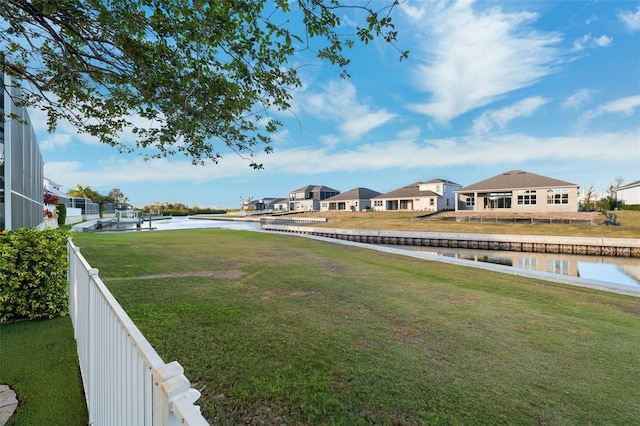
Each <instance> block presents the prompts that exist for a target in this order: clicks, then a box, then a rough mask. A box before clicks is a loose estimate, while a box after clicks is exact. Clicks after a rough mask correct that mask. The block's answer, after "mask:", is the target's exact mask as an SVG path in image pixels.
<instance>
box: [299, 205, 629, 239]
mask: <svg viewBox="0 0 640 426" xmlns="http://www.w3.org/2000/svg"><path fill="white" fill-rule="evenodd" d="M614 213H615V215H616V217H617V219H618V222H619V223H620V226H603V225H568V224H566V223H565V224H560V223H552V224H541V223H538V224H527V223H480V222H444V221H439V220H428V219H422V220H416V219H415V218H416V217H417V216H419V215H420V214H421V213H420V212H355V213H354V212H348V213H347V212H331V213H328V212H312V213H303V214H300V215H296V216H295V217H298V216H312V217H326V218H328V219H329V222H327V223H320V224H315V225H314V226H320V227H328V228H347V229H376V230H377V229H383V230H399V231H421V232H461V233H472V234H516V235H560V236H575V237H607V238H640V211H616V212H614ZM572 215H574V216H575V215H576V213H573V214H572ZM585 215H588V216H590V215H591V213H585Z"/></svg>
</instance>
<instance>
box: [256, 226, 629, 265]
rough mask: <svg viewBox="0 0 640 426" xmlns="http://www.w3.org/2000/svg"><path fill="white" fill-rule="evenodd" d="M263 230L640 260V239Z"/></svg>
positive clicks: (297, 228) (293, 228) (372, 241)
mask: <svg viewBox="0 0 640 426" xmlns="http://www.w3.org/2000/svg"><path fill="white" fill-rule="evenodd" d="M262 228H263V229H265V230H268V231H278V232H294V233H299V234H307V235H317V236H321V237H328V238H335V239H339V240H347V241H354V242H360V243H368V244H390V245H407V246H426V247H453V248H469V249H481V250H504V251H519V252H535V253H561V254H580V255H593V256H619V257H640V239H638V238H597V237H558V236H544V235H502V234H462V233H449V232H411V231H375V230H366V229H337V228H317V227H311V226H290V225H280V224H271V223H262Z"/></svg>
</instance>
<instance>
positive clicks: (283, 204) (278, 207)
mask: <svg viewBox="0 0 640 426" xmlns="http://www.w3.org/2000/svg"><path fill="white" fill-rule="evenodd" d="M265 208H266V210H268V211H270V212H286V211H287V210H288V208H289V200H288V199H287V198H270V199H269V202H268V203H267V204H266V207H265Z"/></svg>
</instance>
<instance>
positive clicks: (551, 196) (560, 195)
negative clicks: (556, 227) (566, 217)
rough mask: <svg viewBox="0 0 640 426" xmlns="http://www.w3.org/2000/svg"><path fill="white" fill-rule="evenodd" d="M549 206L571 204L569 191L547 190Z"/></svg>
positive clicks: (563, 189) (562, 189) (565, 189)
mask: <svg viewBox="0 0 640 426" xmlns="http://www.w3.org/2000/svg"><path fill="white" fill-rule="evenodd" d="M547 204H569V189H568V188H555V189H549V190H547Z"/></svg>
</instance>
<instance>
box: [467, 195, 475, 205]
mask: <svg viewBox="0 0 640 426" xmlns="http://www.w3.org/2000/svg"><path fill="white" fill-rule="evenodd" d="M475 205H476V197H467V207H473V206H475Z"/></svg>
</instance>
